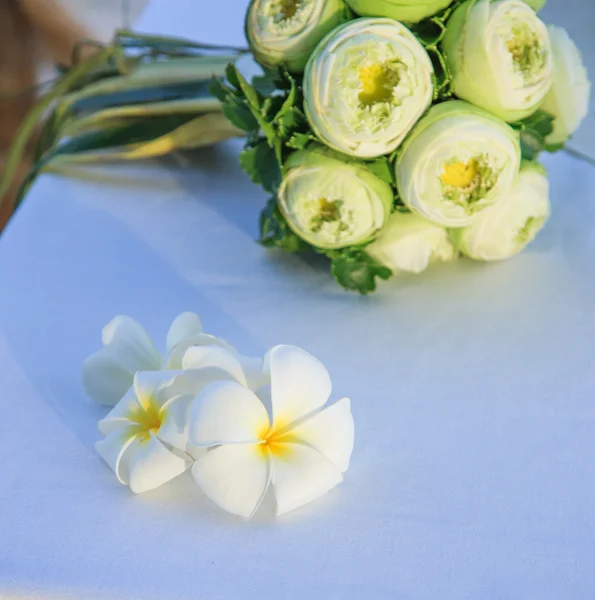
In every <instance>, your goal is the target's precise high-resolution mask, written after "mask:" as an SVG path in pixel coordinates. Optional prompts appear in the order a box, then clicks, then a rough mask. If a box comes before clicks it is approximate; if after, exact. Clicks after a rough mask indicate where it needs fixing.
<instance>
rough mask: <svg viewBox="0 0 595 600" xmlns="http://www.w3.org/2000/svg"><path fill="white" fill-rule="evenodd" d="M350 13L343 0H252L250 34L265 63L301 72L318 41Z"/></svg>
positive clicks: (258, 56) (252, 45)
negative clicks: (281, 65) (280, 65)
mask: <svg viewBox="0 0 595 600" xmlns="http://www.w3.org/2000/svg"><path fill="white" fill-rule="evenodd" d="M350 16H351V14H350V11H349V9H348V8H347V6H346V4H345V3H344V2H343V0H252V2H251V4H250V7H249V8H248V13H247V15H246V37H247V38H248V43H249V45H250V48H251V50H252V53H253V54H254V57H255V58H256V60H257V61H258V62H259V63H260V64H261V65H263V66H265V67H275V66H276V65H279V64H284V65H285V66H286V67H287V68H288V69H289V70H290V71H293V72H294V73H301V72H302V71H303V70H304V67H305V66H306V62H308V58H309V56H310V54H311V53H312V51H313V50H314V48H315V47H316V44H318V42H319V41H320V40H321V39H322V38H323V37H324V36H325V35H326V34H327V33H328V32H329V31H331V30H332V29H334V28H335V27H336V26H337V25H339V24H341V23H343V22H344V21H346V20H347V19H349V18H350Z"/></svg>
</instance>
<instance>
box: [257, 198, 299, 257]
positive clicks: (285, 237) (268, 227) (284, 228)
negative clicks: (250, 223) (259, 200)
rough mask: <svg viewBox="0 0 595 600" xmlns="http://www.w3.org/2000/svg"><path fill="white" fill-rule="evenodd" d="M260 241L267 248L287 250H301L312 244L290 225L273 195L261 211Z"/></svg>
mask: <svg viewBox="0 0 595 600" xmlns="http://www.w3.org/2000/svg"><path fill="white" fill-rule="evenodd" d="M259 241H260V243H261V244H262V245H263V246H264V247H265V248H280V249H281V250H285V251H286V252H301V251H303V250H308V249H310V246H309V245H308V244H307V243H306V242H305V241H304V240H302V239H301V238H300V237H299V236H297V235H296V234H295V233H294V232H293V231H292V230H291V229H290V227H289V225H288V224H287V222H286V221H285V219H284V218H283V215H282V214H281V212H280V211H279V207H278V206H277V199H276V198H275V197H274V196H273V197H272V198H270V199H269V201H268V202H267V205H266V206H265V207H264V208H263V210H262V212H261V213H260V240H259Z"/></svg>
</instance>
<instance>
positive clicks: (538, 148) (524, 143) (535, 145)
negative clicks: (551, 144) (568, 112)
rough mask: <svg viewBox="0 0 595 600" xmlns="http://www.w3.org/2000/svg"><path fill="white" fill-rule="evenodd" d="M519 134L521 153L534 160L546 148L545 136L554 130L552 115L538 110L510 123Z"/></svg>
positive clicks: (524, 156) (525, 157) (527, 158)
mask: <svg viewBox="0 0 595 600" xmlns="http://www.w3.org/2000/svg"><path fill="white" fill-rule="evenodd" d="M511 127H513V128H514V129H516V130H517V131H519V133H520V136H521V153H522V156H523V158H524V159H526V160H535V159H536V158H537V156H538V155H539V153H540V152H543V151H544V150H546V149H547V144H546V138H547V136H548V135H550V133H552V131H553V130H554V116H553V115H551V114H550V113H548V112H545V111H543V110H538V111H537V112H536V113H534V114H532V115H531V116H530V117H527V118H526V119H523V120H522V121H517V122H516V123H511Z"/></svg>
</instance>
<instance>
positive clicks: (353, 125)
mask: <svg viewBox="0 0 595 600" xmlns="http://www.w3.org/2000/svg"><path fill="white" fill-rule="evenodd" d="M432 74H433V68H432V63H431V61H430V58H429V56H428V54H427V52H426V51H425V50H424V48H423V46H422V45H421V44H420V43H419V41H418V40H417V38H416V37H415V36H414V35H413V34H412V33H411V32H410V31H409V30H408V29H407V28H406V27H405V26H404V25H401V24H400V23H397V22H396V21H393V20H391V19H356V20H355V21H351V22H350V23H347V24H346V25H343V26H341V27H338V28H337V29H335V30H334V31H332V32H331V33H330V34H329V35H328V36H327V37H325V38H324V40H322V42H321V43H320V44H319V45H318V47H317V48H316V50H315V51H314V54H312V56H311V57H310V60H309V61H308V64H307V66H306V72H305V74H304V107H305V112H306V116H307V117H308V121H309V122H310V125H311V127H312V129H313V130H314V131H315V133H316V135H317V136H318V137H319V138H320V139H321V140H322V141H323V142H324V143H325V144H326V145H327V146H330V147H331V148H334V149H335V150H338V151H339V152H343V153H344V154H348V155H350V156H356V157H360V158H371V157H376V156H382V155H384V154H390V153H391V152H392V151H393V150H395V148H397V147H398V146H399V145H400V144H401V142H402V141H403V139H404V138H405V136H406V135H407V133H408V132H409V131H410V129H411V128H412V127H413V125H415V123H416V121H417V120H418V119H419V117H421V115H422V114H423V113H424V112H425V111H426V109H427V108H428V106H429V105H430V103H431V102H432V95H433V83H432Z"/></svg>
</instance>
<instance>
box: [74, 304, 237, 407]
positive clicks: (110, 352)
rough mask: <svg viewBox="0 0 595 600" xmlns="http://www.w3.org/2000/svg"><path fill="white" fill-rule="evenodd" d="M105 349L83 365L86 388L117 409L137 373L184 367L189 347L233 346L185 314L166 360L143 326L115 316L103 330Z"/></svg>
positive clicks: (172, 333)
mask: <svg viewBox="0 0 595 600" xmlns="http://www.w3.org/2000/svg"><path fill="white" fill-rule="evenodd" d="M101 338H102V342H103V348H102V349H101V350H99V351H98V352H95V353H94V354H92V355H91V356H89V358H87V360H86V361H85V364H84V365H83V385H84V387H85V391H86V393H87V395H88V396H90V397H91V398H92V399H93V400H95V401H96V402H98V403H99V404H104V405H106V406H114V405H115V404H116V403H117V402H118V401H119V400H120V399H121V398H122V396H123V395H124V394H125V393H126V391H127V390H128V389H129V388H130V386H131V385H132V381H133V378H134V374H135V373H137V372H138V371H158V370H160V369H168V370H175V369H181V368H182V357H183V356H184V353H185V352H186V350H187V349H188V348H189V347H190V346H203V345H219V346H222V347H225V348H228V349H231V346H230V345H229V344H227V343H226V342H224V341H223V340H220V339H218V338H216V337H214V336H212V335H208V334H206V333H203V329H202V324H201V322H200V319H199V318H198V316H197V315H195V314H194V313H191V312H185V313H182V314H181V315H179V316H178V317H176V319H175V320H174V322H173V323H172V324H171V327H170V328H169V331H168V333H167V342H166V348H167V349H166V357H165V358H162V356H161V354H160V353H159V352H158V351H157V349H156V348H155V345H154V344H153V341H152V340H151V338H150V337H149V334H148V333H147V332H146V331H145V329H144V328H143V326H142V325H140V324H139V323H137V322H136V321H135V320H134V319H132V318H130V317H127V316H117V317H114V318H113V319H112V320H111V321H110V322H109V323H108V324H107V325H106V326H105V327H104V329H103V332H102V336H101Z"/></svg>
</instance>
